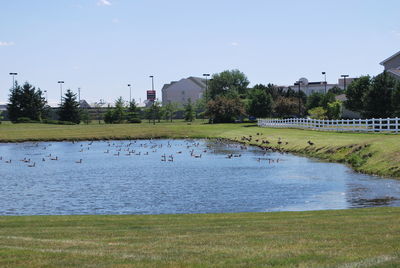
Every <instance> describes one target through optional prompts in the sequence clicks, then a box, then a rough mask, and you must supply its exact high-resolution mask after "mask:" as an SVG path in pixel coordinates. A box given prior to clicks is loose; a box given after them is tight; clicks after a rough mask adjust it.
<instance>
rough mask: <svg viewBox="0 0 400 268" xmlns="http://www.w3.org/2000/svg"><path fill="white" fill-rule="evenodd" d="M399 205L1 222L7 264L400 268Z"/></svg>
mask: <svg viewBox="0 0 400 268" xmlns="http://www.w3.org/2000/svg"><path fill="white" fill-rule="evenodd" d="M399 222H400V208H379V209H377V208H373V209H354V210H337V211H334V210H333V211H314V212H278V213H237V214H192V215H147V216H29V217H0V266H1V267H39V266H41V267H63V266H68V267H83V266H91V267H110V266H113V267H188V266H190V267H210V266H223V267H237V266H242V267H243V266H247V267H256V266H265V267H270V266H274V267H399V266H400V243H399V241H400V225H399V224H398V223H399Z"/></svg>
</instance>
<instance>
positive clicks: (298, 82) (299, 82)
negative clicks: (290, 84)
mask: <svg viewBox="0 0 400 268" xmlns="http://www.w3.org/2000/svg"><path fill="white" fill-rule="evenodd" d="M296 83H297V84H298V86H299V91H298V92H297V94H298V96H299V118H300V117H301V101H300V90H301V89H300V85H301V84H302V81H300V80H299V81H297V82H296Z"/></svg>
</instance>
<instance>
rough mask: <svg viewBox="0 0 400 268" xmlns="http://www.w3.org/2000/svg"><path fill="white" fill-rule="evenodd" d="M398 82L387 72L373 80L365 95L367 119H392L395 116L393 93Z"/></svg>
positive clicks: (365, 114)
mask: <svg viewBox="0 0 400 268" xmlns="http://www.w3.org/2000/svg"><path fill="white" fill-rule="evenodd" d="M395 85H396V81H395V80H394V78H393V77H392V76H390V75H389V74H388V73H387V72H383V73H382V74H379V75H377V76H375V77H374V78H373V79H372V82H371V85H370V87H369V88H368V91H367V92H366V93H365V95H364V98H363V102H364V111H363V114H364V116H366V117H390V116H392V115H393V105H392V99H393V93H394V92H395V90H394V88H395Z"/></svg>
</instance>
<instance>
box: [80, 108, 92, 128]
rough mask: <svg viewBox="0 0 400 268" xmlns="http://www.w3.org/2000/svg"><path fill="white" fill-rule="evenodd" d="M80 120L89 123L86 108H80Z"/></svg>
mask: <svg viewBox="0 0 400 268" xmlns="http://www.w3.org/2000/svg"><path fill="white" fill-rule="evenodd" d="M81 120H82V121H83V122H84V123H85V124H86V125H88V124H89V123H90V116H89V112H88V111H87V109H81Z"/></svg>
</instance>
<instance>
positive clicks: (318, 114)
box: [308, 107, 327, 119]
mask: <svg viewBox="0 0 400 268" xmlns="http://www.w3.org/2000/svg"><path fill="white" fill-rule="evenodd" d="M308 114H309V115H310V117H311V118H312V119H327V116H326V114H327V111H326V110H325V109H324V108H323V107H314V108H312V109H310V110H308Z"/></svg>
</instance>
